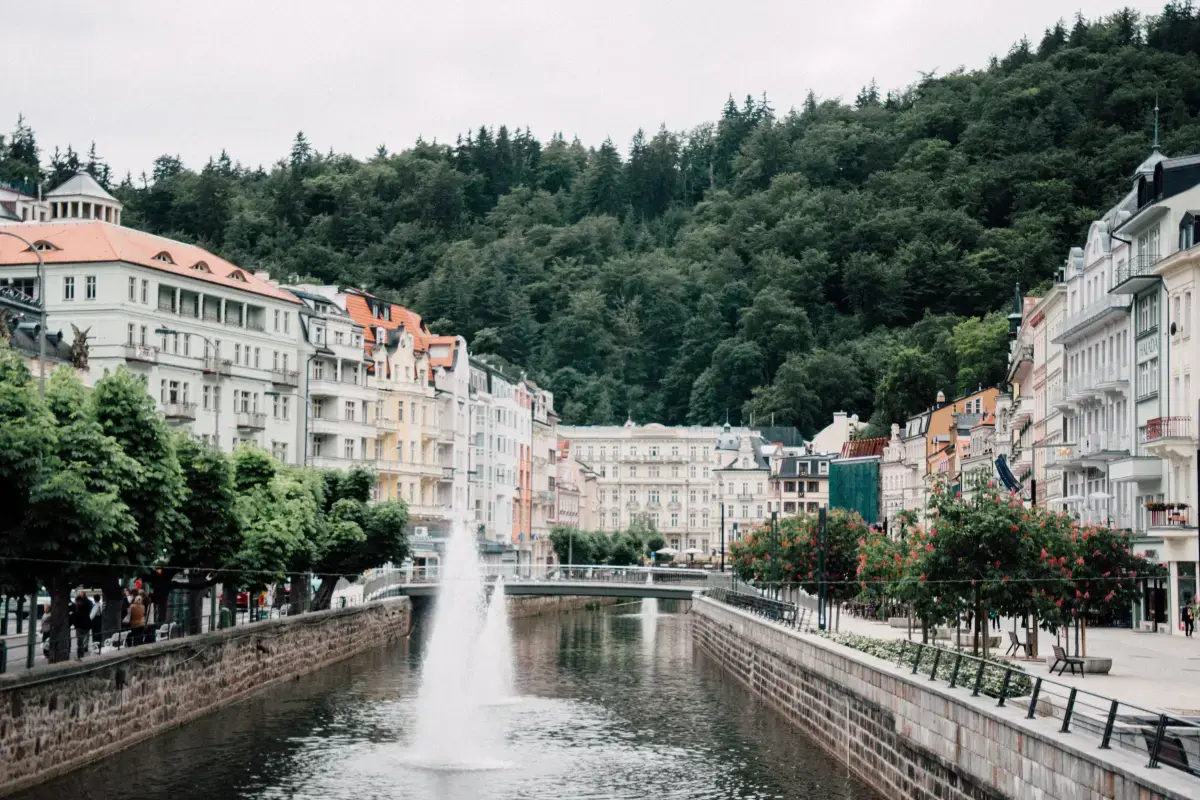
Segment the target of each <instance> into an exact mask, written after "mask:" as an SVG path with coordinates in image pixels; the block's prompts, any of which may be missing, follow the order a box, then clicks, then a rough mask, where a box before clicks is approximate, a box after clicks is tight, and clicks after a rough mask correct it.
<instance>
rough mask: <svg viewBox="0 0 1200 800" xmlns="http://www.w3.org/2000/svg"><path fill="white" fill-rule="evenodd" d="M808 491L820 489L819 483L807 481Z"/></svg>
mask: <svg viewBox="0 0 1200 800" xmlns="http://www.w3.org/2000/svg"><path fill="white" fill-rule="evenodd" d="M808 491H810V492H819V491H821V484H820V483H819V482H817V481H809V482H808Z"/></svg>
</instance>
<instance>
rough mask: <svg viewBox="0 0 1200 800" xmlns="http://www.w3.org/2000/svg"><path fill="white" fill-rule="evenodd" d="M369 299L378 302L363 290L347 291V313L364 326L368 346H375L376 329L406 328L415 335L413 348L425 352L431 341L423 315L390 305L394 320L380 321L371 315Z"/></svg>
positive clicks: (392, 329) (364, 336)
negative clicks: (429, 340) (427, 344)
mask: <svg viewBox="0 0 1200 800" xmlns="http://www.w3.org/2000/svg"><path fill="white" fill-rule="evenodd" d="M367 298H370V299H372V300H376V301H378V298H376V297H375V295H373V294H370V293H368V292H364V291H362V290H361V289H347V290H346V311H347V313H349V314H350V318H351V319H353V320H354V321H355V322H356V323H358V324H359V325H361V326H363V328H364V331H363V339H364V341H365V342H366V344H368V345H372V344H375V329H376V328H384V329H385V330H389V331H394V330H396V329H397V328H399V327H401V326H404V328H405V329H406V330H407V331H408V332H409V333H411V334H412V335H413V346H414V347H415V348H416V349H417V350H424V349H425V347H426V341H427V340H428V339H430V338H431V337H430V334H429V331H428V330H427V329H426V328H425V323H424V322H422V321H421V315H420V314H418V313H416V312H415V311H409V310H408V309H407V308H405V307H404V306H401V305H396V304H395V303H390V304H389V305H390V306H391V309H392V314H391V316H392V318H391V319H390V320H389V319H379V318H378V317H375V316H373V315H372V314H371V308H370V306H369V305H368V304H367Z"/></svg>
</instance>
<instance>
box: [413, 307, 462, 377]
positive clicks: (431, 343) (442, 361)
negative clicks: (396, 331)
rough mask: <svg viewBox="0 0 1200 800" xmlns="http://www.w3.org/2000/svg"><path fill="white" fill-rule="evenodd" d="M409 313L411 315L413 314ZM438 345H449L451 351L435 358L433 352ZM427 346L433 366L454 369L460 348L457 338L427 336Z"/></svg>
mask: <svg viewBox="0 0 1200 800" xmlns="http://www.w3.org/2000/svg"><path fill="white" fill-rule="evenodd" d="M408 313H410V314H411V313H412V312H411V311H410V312H408ZM437 345H448V346H449V351H448V352H447V353H445V354H443V355H438V356H434V355H433V353H432V350H433V348H434V347H435V346H437ZM425 346H426V348H428V349H429V350H430V351H431V352H430V357H429V363H430V364H431V365H432V366H435V367H445V368H446V369H454V357H455V355H456V353H455V349H456V348H457V346H458V337H457V336H427V337H425Z"/></svg>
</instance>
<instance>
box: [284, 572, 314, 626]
mask: <svg viewBox="0 0 1200 800" xmlns="http://www.w3.org/2000/svg"><path fill="white" fill-rule="evenodd" d="M290 583H291V586H292V594H291V598H290V599H291V602H290V603H289V604H288V616H294V615H296V614H303V613H305V612H306V611H309V610H311V609H312V598H311V597H310V596H309V595H310V594H311V592H310V589H311V588H312V583H311V582H310V581H309V579H308V573H307V572H298V573H294V574H293V575H292V576H291V580H290Z"/></svg>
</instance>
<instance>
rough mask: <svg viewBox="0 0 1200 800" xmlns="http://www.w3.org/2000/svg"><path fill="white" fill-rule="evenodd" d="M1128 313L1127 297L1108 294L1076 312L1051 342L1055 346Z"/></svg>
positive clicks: (1068, 318) (1067, 319)
mask: <svg viewBox="0 0 1200 800" xmlns="http://www.w3.org/2000/svg"><path fill="white" fill-rule="evenodd" d="M1128 312H1129V296H1128V295H1124V294H1110V295H1106V296H1104V297H1102V298H1100V299H1099V300H1097V301H1095V302H1093V303H1090V304H1089V305H1087V306H1085V307H1083V308H1081V309H1080V310H1079V311H1076V312H1075V313H1074V314H1072V315H1070V316H1069V317H1067V318H1066V320H1065V321H1064V322H1063V326H1062V330H1060V331H1059V333H1058V335H1057V336H1055V337H1054V339H1053V340H1052V341H1053V342H1054V343H1055V344H1062V343H1063V342H1066V341H1069V340H1071V339H1074V338H1075V337H1076V336H1079V335H1081V334H1083V333H1086V332H1088V331H1089V330H1091V329H1092V328H1093V327H1095V326H1097V325H1101V324H1103V323H1104V322H1106V321H1107V320H1109V319H1110V318H1112V317H1115V316H1119V315H1121V314H1127V313H1128Z"/></svg>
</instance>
